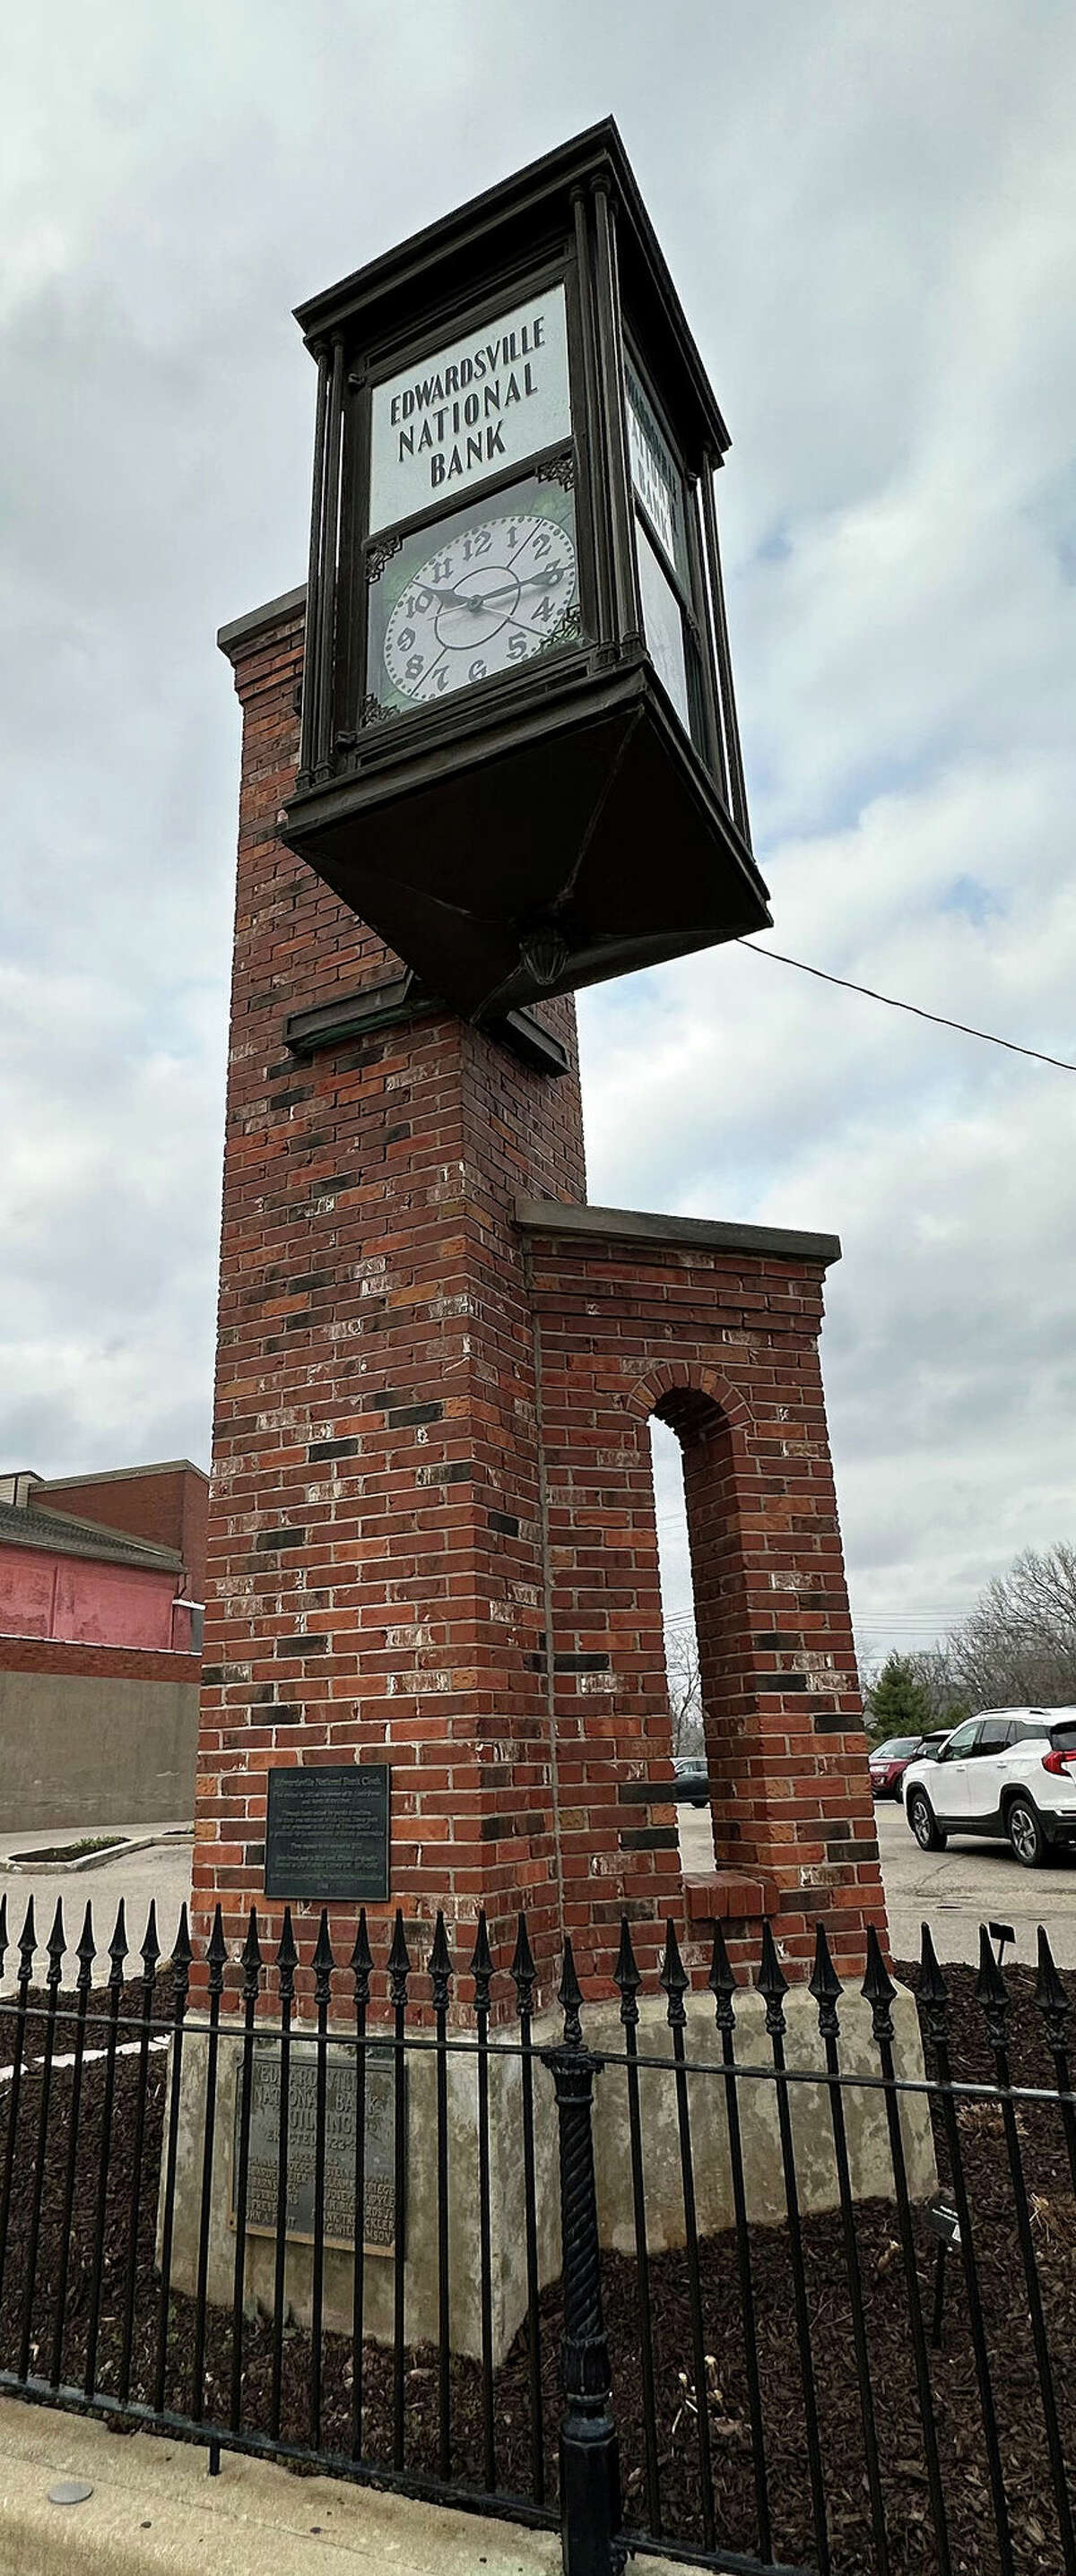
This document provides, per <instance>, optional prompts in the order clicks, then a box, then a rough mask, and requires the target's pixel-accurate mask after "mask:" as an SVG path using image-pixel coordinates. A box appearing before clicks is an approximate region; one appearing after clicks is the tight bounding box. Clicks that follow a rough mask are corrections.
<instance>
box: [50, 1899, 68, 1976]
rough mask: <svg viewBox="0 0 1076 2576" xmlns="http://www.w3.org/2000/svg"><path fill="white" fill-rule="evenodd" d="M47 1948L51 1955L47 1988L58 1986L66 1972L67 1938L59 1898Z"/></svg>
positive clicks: (61, 1904)
mask: <svg viewBox="0 0 1076 2576" xmlns="http://www.w3.org/2000/svg"><path fill="white" fill-rule="evenodd" d="M45 1948H46V1950H47V1951H48V1954H49V1964H48V1968H47V1971H46V1975H45V1984H46V1985H47V1986H58V1985H59V1982H60V1979H61V1977H62V1975H63V1972H64V1951H65V1950H66V1948H67V1938H66V1935H65V1932H64V1910H63V1903H62V1900H61V1899H60V1897H57V1899H56V1912H55V1914H54V1915H53V1918H52V1930H51V1932H50V1933H49V1937H48V1940H47V1941H46V1943H45Z"/></svg>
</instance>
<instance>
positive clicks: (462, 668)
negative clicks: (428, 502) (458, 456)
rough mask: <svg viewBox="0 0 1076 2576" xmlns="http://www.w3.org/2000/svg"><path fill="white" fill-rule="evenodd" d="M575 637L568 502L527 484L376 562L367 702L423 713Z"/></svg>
mask: <svg viewBox="0 0 1076 2576" xmlns="http://www.w3.org/2000/svg"><path fill="white" fill-rule="evenodd" d="M374 559H375V562H376V560H377V557H376V555H375V558H374ZM581 632H582V627H581V621H580V609H579V560H578V554H577V549H576V533H575V496H574V493H573V492H571V491H570V490H565V489H564V487H563V486H562V485H561V484H560V483H559V482H557V481H555V480H554V481H545V480H543V481H539V478H538V476H537V475H536V474H529V475H526V476H525V477H524V478H523V479H522V480H521V481H520V482H519V483H513V484H512V485H510V486H509V488H508V490H507V491H501V492H496V493H492V494H490V495H489V497H488V498H487V499H486V500H485V501H482V502H473V503H472V504H471V505H470V506H469V507H464V508H463V509H460V510H455V511H453V512H452V515H451V517H446V518H444V519H437V520H434V521H433V522H431V523H428V524H427V526H426V527H425V528H421V529H418V530H416V531H415V532H414V533H413V534H412V535H411V536H409V537H406V538H405V539H404V541H403V543H402V545H399V546H398V547H397V549H396V552H395V553H393V554H390V555H389V556H388V558H387V560H384V559H383V560H382V568H381V570H380V572H379V573H378V575H377V577H376V578H373V577H371V580H370V586H369V612H368V622H367V680H366V687H367V693H368V695H369V696H371V697H374V698H377V699H379V700H380V703H381V705H382V706H383V707H385V708H386V710H390V711H393V712H398V713H402V712H404V711H405V710H406V709H408V708H410V707H418V706H428V705H430V704H435V703H436V701H437V700H438V699H439V698H443V697H448V696H449V695H450V694H451V693H452V691H454V690H456V689H466V688H470V687H473V686H475V685H476V683H477V682H478V681H480V680H486V679H491V678H492V677H494V676H495V674H496V673H498V672H501V671H512V670H516V669H518V668H519V667H520V666H522V665H523V664H524V663H527V662H529V661H531V660H532V659H533V658H534V656H535V655H536V654H539V653H548V652H550V651H551V650H554V649H556V648H557V647H559V646H563V645H566V644H574V643H577V642H578V640H579V637H580V634H581Z"/></svg>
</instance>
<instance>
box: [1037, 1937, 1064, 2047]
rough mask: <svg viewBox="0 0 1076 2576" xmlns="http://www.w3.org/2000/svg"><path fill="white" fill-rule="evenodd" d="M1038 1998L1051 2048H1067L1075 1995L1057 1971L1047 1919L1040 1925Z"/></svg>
mask: <svg viewBox="0 0 1076 2576" xmlns="http://www.w3.org/2000/svg"><path fill="white" fill-rule="evenodd" d="M1035 2002H1036V2004H1037V2006H1038V2009H1039V2011H1040V2012H1041V2014H1042V2017H1043V2020H1044V2022H1045V2024H1046V2032H1047V2037H1048V2039H1049V2042H1050V2046H1051V2048H1064V2047H1065V2046H1066V2044H1067V2037H1068V2021H1069V2015H1070V2013H1071V2011H1072V1998H1071V1996H1070V1994H1069V1992H1068V1988H1067V1987H1066V1986H1065V1985H1063V1983H1062V1981H1061V1978H1060V1977H1059V1975H1058V1973H1057V1967H1056V1964H1055V1961H1054V1954H1053V1951H1052V1950H1051V1948H1050V1942H1049V1937H1048V1934H1047V1931H1046V1926H1045V1924H1044V1923H1040V1925H1039V1969H1038V1975H1037V1977H1036V1979H1035Z"/></svg>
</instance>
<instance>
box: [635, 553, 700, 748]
mask: <svg viewBox="0 0 1076 2576" xmlns="http://www.w3.org/2000/svg"><path fill="white" fill-rule="evenodd" d="M636 535H637V537H638V543H639V590H640V593H641V597H642V605H643V635H644V639H645V643H646V649H647V652H648V653H649V655H650V659H651V661H652V663H653V665H654V669H655V671H656V672H657V675H658V678H659V680H660V681H661V682H662V684H663V686H664V688H665V689H666V690H667V692H668V695H669V697H670V698H671V699H672V702H673V705H674V707H675V709H676V712H677V715H678V716H679V718H680V722H681V724H682V725H683V728H684V731H685V733H690V731H691V707H690V701H689V698H688V686H687V658H686V655H685V652H684V613H683V610H682V608H681V606H680V602H679V599H678V598H677V595H676V592H675V590H674V589H673V586H672V583H671V581H670V579H669V576H668V573H667V572H666V570H665V567H664V564H663V563H662V561H661V557H660V555H659V554H658V552H657V549H656V547H654V546H652V545H651V543H650V539H649V537H648V536H647V533H646V530H645V528H644V527H642V526H641V525H640V524H639V523H638V522H636Z"/></svg>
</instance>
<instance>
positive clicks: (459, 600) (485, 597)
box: [435, 572, 559, 610]
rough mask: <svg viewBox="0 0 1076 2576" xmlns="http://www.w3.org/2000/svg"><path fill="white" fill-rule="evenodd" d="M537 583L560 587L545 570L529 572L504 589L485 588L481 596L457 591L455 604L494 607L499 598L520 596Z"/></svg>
mask: <svg viewBox="0 0 1076 2576" xmlns="http://www.w3.org/2000/svg"><path fill="white" fill-rule="evenodd" d="M536 585H537V586H538V587H539V588H544V589H546V590H556V589H558V588H559V580H558V581H553V582H551V581H550V578H549V574H548V573H545V572H529V573H527V574H526V575H525V577H524V579H523V580H522V581H513V582H511V583H506V585H505V587H504V589H503V590H484V591H483V592H482V593H481V595H480V596H479V595H476V594H474V593H471V594H467V593H465V592H463V591H455V592H453V594H452V599H453V605H454V606H456V607H460V608H472V609H475V610H478V609H482V608H492V607H493V606H494V604H495V602H496V601H497V600H498V599H515V598H518V596H519V593H520V591H521V590H533V589H534V588H535V586H536ZM441 595H442V594H439V593H435V597H437V596H441Z"/></svg>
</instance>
